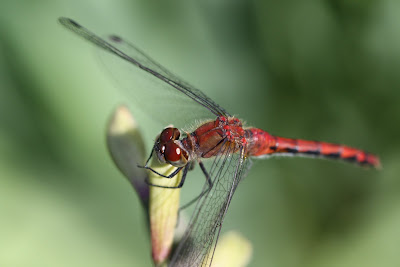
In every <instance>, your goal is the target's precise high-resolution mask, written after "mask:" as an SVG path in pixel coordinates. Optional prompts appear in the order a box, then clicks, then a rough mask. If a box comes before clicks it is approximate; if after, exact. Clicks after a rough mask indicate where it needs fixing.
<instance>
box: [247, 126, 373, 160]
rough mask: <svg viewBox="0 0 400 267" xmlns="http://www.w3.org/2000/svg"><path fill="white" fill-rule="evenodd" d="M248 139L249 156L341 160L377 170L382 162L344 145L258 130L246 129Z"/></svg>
mask: <svg viewBox="0 0 400 267" xmlns="http://www.w3.org/2000/svg"><path fill="white" fill-rule="evenodd" d="M246 139H247V140H248V144H249V145H248V147H247V149H248V150H247V153H248V155H249V156H254V157H259V156H264V155H272V154H276V155H279V154H292V155H304V156H320V157H324V158H330V159H341V160H345V161H349V162H353V163H358V164H360V165H367V166H372V167H375V168H379V167H380V161H379V158H378V157H377V156H375V155H372V154H369V153H367V152H365V151H362V150H359V149H356V148H352V147H348V146H344V145H338V144H331V143H326V142H317V141H307V140H301V139H290V138H283V137H278V136H273V135H270V134H269V133H267V132H265V131H263V130H260V129H256V128H250V129H246Z"/></svg>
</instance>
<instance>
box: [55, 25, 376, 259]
mask: <svg viewBox="0 0 400 267" xmlns="http://www.w3.org/2000/svg"><path fill="white" fill-rule="evenodd" d="M59 21H60V22H61V24H62V25H64V26H65V27H67V28H68V29H70V30H72V31H73V32H75V33H76V34H78V35H80V36H81V37H83V38H85V39H87V40H88V41H90V42H92V43H94V44H95V45H97V46H99V47H101V48H103V49H104V50H105V51H106V52H107V54H108V55H114V57H115V56H117V57H119V58H120V59H121V60H119V61H120V63H118V64H125V66H124V68H126V69H127V70H128V72H127V73H126V74H123V73H122V72H123V68H118V69H115V70H113V69H110V71H111V72H113V74H114V76H116V77H117V79H118V80H119V81H120V82H122V83H126V84H125V86H126V87H128V89H129V91H128V92H129V93H131V94H132V99H133V100H134V101H135V102H136V103H137V104H138V105H141V106H142V107H143V108H144V109H147V110H148V111H149V112H152V113H151V114H155V116H157V117H158V118H161V120H162V121H166V122H167V123H171V121H168V120H169V119H170V118H169V116H168V114H170V113H172V114H173V115H174V117H175V119H176V123H177V124H179V123H182V121H183V120H181V119H177V117H179V115H180V114H182V113H184V112H182V111H181V109H182V108H184V107H183V106H186V105H188V106H189V107H190V108H191V111H190V112H186V113H184V116H185V117H186V121H187V120H191V119H192V118H193V120H192V121H191V123H192V124H193V122H195V119H198V118H199V116H201V114H206V116H207V117H208V120H207V121H203V122H202V123H200V124H199V125H198V126H197V127H196V128H195V129H194V130H192V131H190V132H183V133H182V134H181V131H180V130H179V129H178V128H174V127H167V128H165V129H164V130H163V131H162V132H161V134H160V136H159V138H158V139H157V140H156V142H155V144H154V147H153V151H152V154H151V156H152V155H153V154H155V155H156V156H157V157H158V159H159V160H160V161H161V162H163V163H168V164H171V165H173V166H175V167H177V168H178V169H177V171H176V172H174V173H173V174H172V175H170V176H168V177H166V178H171V177H173V176H174V175H176V174H177V173H178V172H180V171H182V172H183V178H182V180H181V183H180V185H179V186H178V187H182V186H183V184H184V181H185V178H186V175H187V173H188V171H189V170H190V169H191V168H192V165H193V163H198V164H199V166H200V168H201V170H202V171H203V173H204V174H205V176H206V180H207V181H206V185H205V189H204V190H203V193H202V194H201V195H200V198H199V199H198V201H197V204H196V208H195V211H194V213H193V215H192V218H191V221H190V223H189V226H188V228H187V230H186V232H185V234H184V237H183V239H182V241H181V242H180V243H179V246H178V248H177V250H176V251H175V253H174V255H173V256H172V259H171V266H200V265H202V266H208V265H211V262H212V257H213V253H214V250H215V246H216V243H217V241H218V237H219V233H220V230H221V226H222V222H223V219H224V216H225V214H226V212H227V209H228V207H229V204H230V202H231V200H232V196H233V193H234V192H235V190H236V188H237V186H238V184H239V182H240V181H241V179H242V178H243V176H244V175H245V174H246V173H247V170H248V163H249V159H250V158H260V157H267V156H271V155H292V156H297V155H301V156H312V157H320V158H327V159H340V160H344V161H348V162H352V163H355V164H358V165H363V166H370V167H375V168H379V167H380V162H379V158H378V157H376V156H374V155H372V154H369V153H366V152H364V151H362V150H359V149H356V148H351V147H348V146H345V145H339V144H331V143H326V142H317V141H306V140H301V139H289V138H283V137H278V136H274V135H271V134H269V133H268V132H266V131H263V130H261V129H257V128H246V127H244V126H243V124H242V122H241V120H239V119H238V118H235V117H234V116H232V115H231V114H230V113H228V112H227V111H226V110H225V109H223V108H222V107H220V106H219V105H217V104H216V103H215V102H214V101H213V100H211V99H210V98H209V97H207V96H206V95H205V94H204V93H203V92H201V91H200V90H198V89H196V88H194V87H193V86H191V85H189V84H188V83H186V82H184V81H182V80H181V79H180V78H178V77H177V76H175V75H174V74H172V73H171V72H169V71H168V70H167V69H165V68H164V67H162V66H161V65H159V64H158V63H156V62H155V61H154V60H153V59H151V58H150V57H148V56H147V55H146V54H144V53H143V52H142V51H141V50H139V49H138V48H136V47H135V46H134V45H132V44H130V43H128V42H126V41H125V40H123V39H122V38H121V37H118V36H115V35H113V36H109V37H108V38H107V41H106V40H105V39H102V38H100V37H98V36H97V35H96V34H94V33H92V32H90V31H89V30H87V29H86V28H84V27H82V26H81V25H80V24H78V23H76V22H75V21H73V20H71V19H68V18H60V19H59ZM132 66H133V68H132ZM137 70H140V71H141V70H143V71H144V72H141V73H140V74H139V75H141V76H145V74H146V73H147V74H148V75H147V77H150V78H151V79H152V82H153V83H148V84H146V87H145V88H150V89H146V91H148V92H144V90H140V89H138V88H137V87H136V88H135V87H132V85H131V84H130V83H131V82H132V81H133V80H134V79H135V78H137V76H136V77H135V76H134V74H133V73H134V71H137ZM124 75H125V76H124ZM154 82H158V84H157V85H155V86H154ZM149 86H150V87H149ZM152 86H153V87H152ZM146 93H147V95H148V96H145V95H146ZM170 95H172V96H173V97H170ZM146 97H147V98H146ZM157 97H158V98H159V99H160V103H161V102H172V103H177V104H175V110H177V112H171V111H170V110H165V109H161V108H159V107H158V106H151V105H149V104H148V103H149V102H148V101H150V100H152V101H153V102H154V99H155V98H157ZM156 102H157V101H156ZM157 104H158V103H156V105H157ZM193 104H194V105H193ZM199 108H200V109H199ZM212 116H214V118H215V117H216V119H210V118H211V117H212ZM188 118H190V119H188ZM200 118H201V117H200ZM189 122H190V121H189ZM151 156H150V157H151ZM205 159H212V161H211V163H210V165H209V167H208V168H207V167H206V166H205V165H204V163H203V160H205ZM146 168H149V169H150V167H146ZM150 170H151V169H150ZM159 175H160V176H163V175H162V174H159Z"/></svg>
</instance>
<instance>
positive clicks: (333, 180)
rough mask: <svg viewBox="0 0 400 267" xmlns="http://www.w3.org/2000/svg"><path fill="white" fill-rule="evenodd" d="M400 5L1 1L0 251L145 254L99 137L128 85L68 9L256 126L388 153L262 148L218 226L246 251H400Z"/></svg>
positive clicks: (16, 260)
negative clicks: (363, 159) (330, 154)
mask: <svg viewBox="0 0 400 267" xmlns="http://www.w3.org/2000/svg"><path fill="white" fill-rule="evenodd" d="M398 14H400V2H398V1H384V0H380V1H377V0H375V1H374V0H369V1H355V0H353V1H344V0H336V1H334V0H331V1H328V0H325V1H270V0H269V1H244V0H242V1H240V0H232V1H227V0H214V1H211V0H206V1H197V0H195V1H184V0H181V1H178V0H176V1H133V0H131V1H106V0H102V1H54V0H53V1H31V0H30V1H27V0H26V1H22V0H19V1H11V0H10V1H5V0H1V2H0V157H1V160H0V266H151V258H150V243H149V238H148V234H147V231H146V227H145V224H144V216H143V213H142V210H141V207H140V202H139V200H138V198H137V196H136V195H135V194H134V192H133V190H132V188H131V186H130V184H129V183H128V182H127V181H126V180H125V179H124V178H123V177H122V175H121V174H120V173H119V172H118V171H117V169H116V168H115V167H114V165H113V163H112V161H111V159H110V157H109V156H108V153H107V150H106V145H105V137H104V135H105V125H106V122H107V119H108V117H109V115H110V114H111V111H112V110H113V108H114V107H115V106H116V105H117V103H121V102H124V101H125V102H126V101H127V100H126V99H125V98H124V96H123V94H121V93H120V92H119V91H118V90H117V89H115V86H114V85H113V83H112V82H111V81H110V79H109V77H107V75H105V72H104V71H103V70H102V66H101V64H99V61H98V57H97V56H96V53H95V52H94V51H95V48H94V47H93V46H90V45H89V44H88V43H87V42H85V41H83V40H81V39H79V38H76V37H75V36H73V35H72V34H71V33H70V32H67V31H66V30H65V29H64V28H62V27H61V26H60V25H59V24H58V23H57V18H58V17H59V16H67V17H71V18H74V19H75V20H77V21H78V22H80V23H81V24H82V25H85V26H86V27H88V28H90V29H92V30H94V31H96V32H99V33H118V34H120V35H122V36H124V37H125V38H126V39H128V40H132V41H133V42H134V43H135V44H137V45H138V46H139V47H141V48H143V49H144V50H145V51H146V52H148V53H149V54H150V55H152V56H153V58H155V59H157V60H158V61H159V62H161V63H162V64H163V65H165V66H167V67H169V68H170V69H172V70H173V71H174V72H175V73H178V74H179V75H180V76H182V77H184V78H185V79H186V80H188V81H190V82H191V83H193V84H194V85H196V86H197V87H199V88H202V90H204V91H205V92H206V93H207V94H208V95H210V96H211V97H212V98H213V99H214V100H215V101H216V102H218V103H220V104H221V105H222V106H224V107H225V108H226V109H228V110H229V111H231V112H232V113H234V114H236V115H239V117H241V118H243V119H244V120H245V121H246V122H247V124H248V125H254V126H257V127H259V128H263V129H265V130H267V131H270V132H271V133H273V134H278V135H282V136H286V137H298V138H307V139H313V140H325V141H330V142H339V143H345V144H348V145H352V146H356V147H360V148H363V149H366V150H368V151H371V152H375V153H377V154H379V155H380V156H381V160H382V163H383V167H384V169H383V170H382V171H379V172H378V171H374V170H370V171H369V170H364V169H362V168H358V167H354V166H352V165H350V164H342V163H337V162H331V161H323V160H310V159H303V158H300V159H287V158H282V159H270V160H264V161H256V162H255V164H254V166H253V168H252V170H251V172H250V174H249V176H248V177H247V178H246V179H245V180H244V181H243V182H242V184H241V185H240V186H239V188H238V190H237V191H236V194H235V196H234V199H233V201H232V203H231V207H230V210H229V212H228V215H227V217H226V219H225V222H224V227H223V230H229V229H236V230H239V231H241V232H242V233H243V234H244V235H245V236H246V237H247V238H249V239H250V241H251V242H252V244H253V246H254V255H253V260H252V262H251V264H250V266H274V267H277V266H279V267H285V266H287V267H294V266H315V267H321V266H371V267H372V266H374V267H375V266H399V265H400V254H399V249H400V227H399V226H400V177H399V174H400V164H399V163H398V160H400V152H399V151H400V145H399V138H398V137H399V131H400V130H399V129H400V128H399V121H400V120H399V119H400V105H399V99H400V98H399V97H400V92H399V88H400V87H399V85H400V75H399V73H398V72H399V67H400V31H399V29H400V16H399V15H398ZM133 108H134V107H133ZM135 112H136V111H135ZM138 112H140V111H138ZM140 126H141V127H142V129H143V130H144V131H146V124H143V123H142V124H141V125H140ZM156 134H157V132H154V131H152V132H150V133H146V136H148V137H146V138H147V140H146V141H147V143H148V144H150V143H151V142H152V140H153V137H154V136H155V135H156ZM148 149H149V151H150V147H148ZM191 179H192V180H195V179H196V178H191ZM201 179H203V178H201ZM183 191H184V192H185V194H186V198H190V196H194V195H196V194H197V192H198V188H196V186H195V185H193V183H192V184H191V183H190V182H188V186H187V189H186V188H184V189H183Z"/></svg>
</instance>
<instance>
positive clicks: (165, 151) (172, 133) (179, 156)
mask: <svg viewBox="0 0 400 267" xmlns="http://www.w3.org/2000/svg"><path fill="white" fill-rule="evenodd" d="M180 135H181V133H180V131H179V130H178V129H177V128H173V127H167V128H165V129H164V130H163V131H162V132H161V134H160V136H159V137H158V140H157V141H156V146H155V150H156V153H157V156H158V159H159V160H160V161H161V162H163V163H169V164H171V165H172V166H175V167H183V166H185V165H186V164H187V162H188V153H187V151H186V150H185V149H184V148H183V147H182V143H181V141H179V137H180Z"/></svg>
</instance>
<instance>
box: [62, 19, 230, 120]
mask: <svg viewBox="0 0 400 267" xmlns="http://www.w3.org/2000/svg"><path fill="white" fill-rule="evenodd" d="M59 21H60V23H61V24H62V25H64V26H65V27H66V28H68V29H70V30H72V31H73V32H75V33H76V34H78V35H80V36H81V37H83V38H85V39H86V40H88V41H90V42H92V43H94V44H95V45H97V46H98V47H100V48H103V51H104V53H102V54H101V57H102V58H103V62H104V63H105V65H106V68H107V69H108V70H109V72H110V73H111V74H112V77H113V78H114V79H115V80H116V81H117V83H118V84H119V86H120V87H121V88H123V89H125V91H126V93H127V96H129V97H130V99H131V100H132V101H133V104H134V105H135V107H136V106H140V108H141V109H142V110H144V111H146V113H147V114H149V115H150V116H151V117H152V118H155V119H156V120H159V121H161V122H162V123H164V124H165V125H167V124H171V123H173V124H174V125H175V126H176V127H180V128H182V127H184V126H187V124H188V123H194V122H195V121H196V120H197V121H198V120H203V119H210V118H213V117H215V116H220V115H223V116H229V114H228V113H227V112H226V111H225V110H224V109H223V108H221V107H220V106H218V105H217V104H216V103H215V102H214V101H212V100H211V99H210V98H209V97H207V96H206V95H205V94H204V93H203V92H201V91H200V90H198V89H196V88H194V87H193V86H191V85H189V84H188V83H187V82H184V81H183V80H182V79H180V78H178V77H177V76H176V75H174V74H173V73H171V72H170V71H168V70H167V69H165V68H164V67H162V66H161V65H160V64H158V63H157V62H155V61H154V60H153V59H151V58H150V57H149V56H147V55H146V54H145V53H143V52H142V51H141V50H139V49H138V48H137V47H135V46H134V45H132V44H130V43H128V42H126V41H125V40H123V39H122V38H121V37H118V36H115V35H113V36H110V37H109V38H107V40H104V39H102V38H100V37H99V36H97V35H96V34H94V33H92V32H90V31H89V30H88V29H86V28H84V27H83V26H81V25H80V24H78V23H76V22H75V21H73V20H71V19H68V18H60V19H59ZM116 56H117V57H116ZM213 115H214V116H213ZM171 120H173V121H171Z"/></svg>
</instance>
